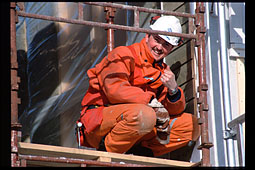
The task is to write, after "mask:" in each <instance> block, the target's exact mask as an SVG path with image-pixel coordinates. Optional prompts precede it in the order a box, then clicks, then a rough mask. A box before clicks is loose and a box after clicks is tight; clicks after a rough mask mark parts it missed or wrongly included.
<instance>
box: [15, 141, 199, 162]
mask: <svg viewBox="0 0 255 170" xmlns="http://www.w3.org/2000/svg"><path fill="white" fill-rule="evenodd" d="M18 147H19V149H18V152H19V154H21V155H34V156H47V157H61V158H75V159H84V160H94V161H95V160H96V161H100V162H117V163H120V162H121V163H122V164H137V165H149V166H166V167H192V166H196V165H197V163H190V162H184V161H176V160H168V159H161V158H152V157H145V156H136V155H132V154H118V153H110V152H103V151H95V150H87V149H78V148H70V147H62V146H52V145H42V144H33V143H24V142H19V143H18ZM26 164H27V166H78V165H75V164H63V163H62V164H61V163H55V162H43V161H27V163H26Z"/></svg>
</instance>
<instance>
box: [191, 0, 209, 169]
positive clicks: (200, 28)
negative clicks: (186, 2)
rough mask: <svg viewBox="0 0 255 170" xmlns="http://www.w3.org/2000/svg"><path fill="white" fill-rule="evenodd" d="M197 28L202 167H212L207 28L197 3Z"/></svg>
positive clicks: (202, 7)
mask: <svg viewBox="0 0 255 170" xmlns="http://www.w3.org/2000/svg"><path fill="white" fill-rule="evenodd" d="M195 11H196V15H197V17H196V20H197V21H196V27H197V32H196V33H197V36H198V41H199V44H198V46H197V52H198V71H199V88H198V89H199V90H198V91H199V104H200V105H199V113H200V120H201V122H202V123H201V145H200V146H199V149H202V166H210V165H211V164H210V147H212V146H213V145H212V143H210V142H209V135H208V109H209V108H208V104H207V90H208V87H207V81H206V57H205V27H204V5H203V3H201V2H196V10H195Z"/></svg>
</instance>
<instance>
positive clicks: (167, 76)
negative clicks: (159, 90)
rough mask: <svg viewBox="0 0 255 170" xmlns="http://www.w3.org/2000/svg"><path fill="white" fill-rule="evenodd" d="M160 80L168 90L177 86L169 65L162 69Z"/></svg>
mask: <svg viewBox="0 0 255 170" xmlns="http://www.w3.org/2000/svg"><path fill="white" fill-rule="evenodd" d="M160 80H161V81H162V83H163V84H164V86H166V87H168V89H169V90H174V89H175V88H176V87H177V83H176V81H175V75H174V73H173V72H172V71H171V69H170V67H169V66H167V68H166V69H165V70H164V74H163V75H162V76H161V78H160Z"/></svg>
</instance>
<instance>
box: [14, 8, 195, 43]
mask: <svg viewBox="0 0 255 170" xmlns="http://www.w3.org/2000/svg"><path fill="white" fill-rule="evenodd" d="M17 13H18V15H19V16H22V17H29V18H36V19H42V20H48V21H55V22H65V23H70V24H79V25H87V26H95V27H102V28H106V29H109V28H112V29H119V30H125V31H133V32H142V33H148V34H163V35H169V36H175V37H183V38H188V39H197V35H194V34H180V33H174V32H166V31H156V30H150V29H144V28H134V27H129V26H124V25H117V24H107V23H100V22H93V21H80V20H75V19H66V18H61V17H52V16H46V15H38V14H30V13H26V12H22V11H17Z"/></svg>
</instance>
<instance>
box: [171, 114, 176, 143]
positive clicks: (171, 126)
mask: <svg viewBox="0 0 255 170" xmlns="http://www.w3.org/2000/svg"><path fill="white" fill-rule="evenodd" d="M176 120H177V118H174V119H173V120H172V122H171V123H170V134H171V129H172V126H173V124H174V122H175V121H176ZM169 137H170V135H169ZM169 141H170V139H169Z"/></svg>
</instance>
